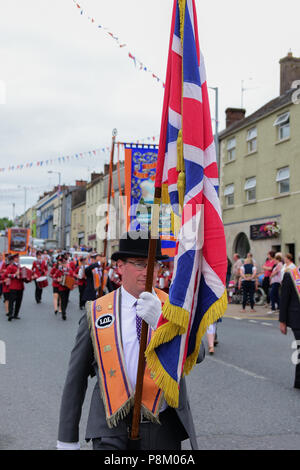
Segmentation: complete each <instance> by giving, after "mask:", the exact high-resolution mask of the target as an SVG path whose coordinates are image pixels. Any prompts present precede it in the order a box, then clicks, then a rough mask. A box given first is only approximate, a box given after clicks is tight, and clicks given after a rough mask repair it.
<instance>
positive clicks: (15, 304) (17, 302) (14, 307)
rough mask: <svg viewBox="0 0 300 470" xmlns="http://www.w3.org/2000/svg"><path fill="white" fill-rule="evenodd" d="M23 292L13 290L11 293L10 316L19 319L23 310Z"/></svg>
mask: <svg viewBox="0 0 300 470" xmlns="http://www.w3.org/2000/svg"><path fill="white" fill-rule="evenodd" d="M22 298H23V290H11V291H10V292H9V303H8V309H9V310H8V316H9V317H10V318H12V317H17V316H18V313H19V311H20V308H21V303H22Z"/></svg>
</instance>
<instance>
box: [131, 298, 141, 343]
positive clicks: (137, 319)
mask: <svg viewBox="0 0 300 470" xmlns="http://www.w3.org/2000/svg"><path fill="white" fill-rule="evenodd" d="M136 304H137V302H135V303H134V304H133V307H134V309H135V307H136ZM142 321H143V320H142V319H141V317H139V316H138V315H137V314H135V326H136V335H137V338H138V340H139V343H140V342H141V333H142Z"/></svg>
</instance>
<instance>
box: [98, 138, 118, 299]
mask: <svg viewBox="0 0 300 470" xmlns="http://www.w3.org/2000/svg"><path fill="white" fill-rule="evenodd" d="M116 136H117V129H114V130H113V132H112V143H111V151H110V162H109V178H108V190H107V215H106V225H105V238H104V242H103V257H104V261H103V263H102V277H101V284H100V289H99V294H98V297H102V295H103V291H104V280H105V279H104V268H105V264H106V255H107V234H108V224H109V206H110V199H111V192H112V187H113V181H112V180H113V176H112V174H113V164H114V151H115V141H116Z"/></svg>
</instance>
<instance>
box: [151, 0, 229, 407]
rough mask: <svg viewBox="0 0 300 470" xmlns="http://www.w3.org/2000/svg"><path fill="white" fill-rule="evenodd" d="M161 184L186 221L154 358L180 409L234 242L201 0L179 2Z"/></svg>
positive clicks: (219, 308) (222, 295)
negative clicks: (223, 195)
mask: <svg viewBox="0 0 300 470" xmlns="http://www.w3.org/2000/svg"><path fill="white" fill-rule="evenodd" d="M155 186H156V187H163V189H165V188H166V187H167V188H168V194H169V199H170V202H171V205H172V210H173V212H174V213H175V214H177V216H178V215H179V216H180V218H181V224H180V231H179V234H178V238H177V242H176V256H175V260H174V273H173V279H172V284H171V288H170V293H169V299H168V301H167V302H166V303H165V305H164V307H163V312H162V316H161V318H160V321H159V324H158V328H157V330H156V331H155V333H154V335H153V337H152V340H151V342H150V344H149V346H148V348H147V351H146V357H147V363H148V365H149V367H150V369H151V370H152V372H153V375H154V380H155V381H156V383H157V384H158V386H159V387H160V388H162V389H163V391H164V393H165V398H166V400H167V402H168V403H169V405H170V406H174V407H176V406H178V396H179V393H178V386H179V381H180V378H181V377H182V375H185V374H187V373H189V372H190V371H191V369H192V367H193V366H194V365H195V363H196V360H197V357H198V354H199V349H200V345H201V341H202V337H203V336H204V334H205V332H206V330H207V327H208V326H209V325H210V324H212V323H214V322H216V321H217V320H218V319H219V318H220V317H221V316H222V315H223V314H224V312H225V310H226V307H227V294H226V288H225V283H226V269H227V254H226V242H225V235H224V227H223V223H222V218H221V208H220V201H219V197H218V168H217V163H216V152H215V143H214V137H213V133H212V126H211V117H210V109H209V99H208V87H207V82H206V73H205V66H204V60H203V56H202V53H201V51H200V48H199V40H198V27H197V17H196V7H195V0H174V9H173V17H172V27H171V38H170V46H169V58H168V66H167V79H166V88H165V96H164V105H163V114H162V123H161V134H160V145H159V153H158V163H157V173H156V181H155ZM162 193H163V194H164V190H163V191H162Z"/></svg>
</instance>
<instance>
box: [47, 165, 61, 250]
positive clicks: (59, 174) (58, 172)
mask: <svg viewBox="0 0 300 470" xmlns="http://www.w3.org/2000/svg"><path fill="white" fill-rule="evenodd" d="M48 173H56V174H57V175H58V195H59V194H60V188H61V172H60V171H53V170H48ZM59 209H60V214H59V215H60V223H59V228H58V236H59V246H60V248H63V246H62V230H63V228H62V218H63V217H62V201H60V203H59Z"/></svg>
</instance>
